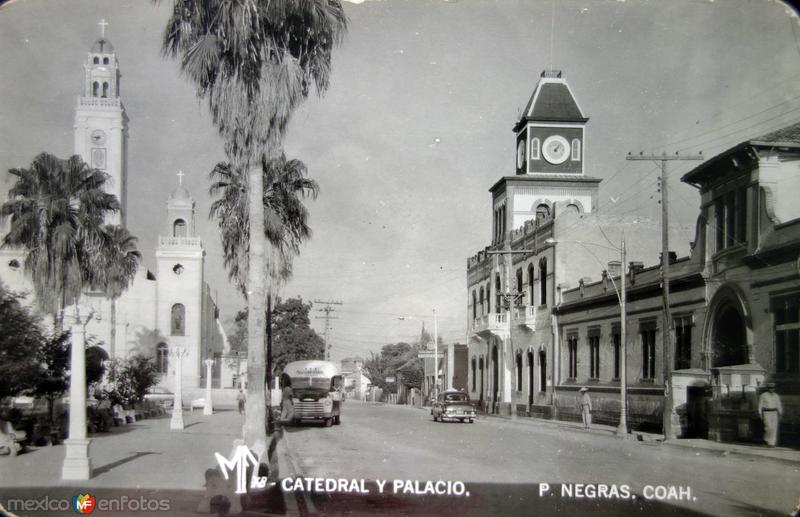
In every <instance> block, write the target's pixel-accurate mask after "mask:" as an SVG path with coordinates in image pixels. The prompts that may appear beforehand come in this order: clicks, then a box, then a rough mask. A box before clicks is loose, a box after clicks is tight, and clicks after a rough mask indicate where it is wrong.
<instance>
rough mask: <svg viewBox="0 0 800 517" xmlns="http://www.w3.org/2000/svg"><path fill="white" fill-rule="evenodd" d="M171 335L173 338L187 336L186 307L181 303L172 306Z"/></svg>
mask: <svg viewBox="0 0 800 517" xmlns="http://www.w3.org/2000/svg"><path fill="white" fill-rule="evenodd" d="M170 334H172V335H173V336H185V335H186V307H184V306H183V304H181V303H176V304H175V305H173V306H172V314H171V318H170Z"/></svg>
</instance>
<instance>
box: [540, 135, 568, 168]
mask: <svg viewBox="0 0 800 517" xmlns="http://www.w3.org/2000/svg"><path fill="white" fill-rule="evenodd" d="M542 154H543V155H544V159H545V160H547V161H548V162H550V163H552V164H554V165H558V164H560V163H564V162H565V161H567V158H569V142H567V139H566V138H564V137H563V136H561V135H553V136H550V137H548V138H547V140H545V141H544V145H542Z"/></svg>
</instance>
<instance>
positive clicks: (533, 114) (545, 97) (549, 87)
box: [514, 70, 589, 132]
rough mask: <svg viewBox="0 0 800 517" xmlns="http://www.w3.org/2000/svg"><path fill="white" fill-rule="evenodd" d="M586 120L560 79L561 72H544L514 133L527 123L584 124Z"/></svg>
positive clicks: (565, 82) (566, 86)
mask: <svg viewBox="0 0 800 517" xmlns="http://www.w3.org/2000/svg"><path fill="white" fill-rule="evenodd" d="M588 120H589V118H588V117H586V116H585V115H584V114H583V111H582V110H581V108H580V106H579V105H578V102H577V101H576V100H575V96H574V95H572V90H570V88H569V85H568V84H567V81H566V80H565V79H564V78H563V77H562V74H561V70H545V71H543V72H542V74H541V76H540V78H539V82H538V83H537V84H536V88H534V90H533V94H532V95H531V98H530V100H529V101H528V104H527V105H526V106H525V111H523V112H522V116H521V117H520V119H519V121H518V122H517V124H516V125H515V126H514V131H515V132H516V131H519V130H520V128H522V127H523V126H524V125H525V124H526V123H527V122H528V121H536V122H580V123H584V122H586V121H588Z"/></svg>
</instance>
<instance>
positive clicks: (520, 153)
mask: <svg viewBox="0 0 800 517" xmlns="http://www.w3.org/2000/svg"><path fill="white" fill-rule="evenodd" d="M524 165H525V140H520V141H519V144H517V169H521V168H522V167H523V166H524Z"/></svg>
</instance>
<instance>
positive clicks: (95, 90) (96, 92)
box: [92, 81, 100, 97]
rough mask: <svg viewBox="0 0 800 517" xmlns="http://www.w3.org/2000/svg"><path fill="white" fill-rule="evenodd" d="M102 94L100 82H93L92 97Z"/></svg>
mask: <svg viewBox="0 0 800 517" xmlns="http://www.w3.org/2000/svg"><path fill="white" fill-rule="evenodd" d="M99 94H100V83H98V82H97V81H95V82H94V83H92V97H97V96H98V95H99Z"/></svg>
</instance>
